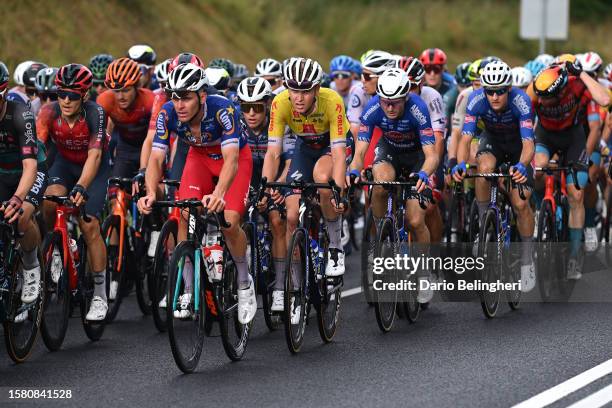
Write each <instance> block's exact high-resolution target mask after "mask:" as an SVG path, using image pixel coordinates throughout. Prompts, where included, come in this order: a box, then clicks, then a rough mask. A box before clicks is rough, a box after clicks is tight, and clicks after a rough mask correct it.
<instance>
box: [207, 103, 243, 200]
mask: <svg viewBox="0 0 612 408" xmlns="http://www.w3.org/2000/svg"><path fill="white" fill-rule="evenodd" d="M230 104H231V102H230ZM215 116H216V118H217V124H218V126H219V127H220V130H221V132H222V137H221V154H222V155H223V166H222V167H221V172H220V173H219V181H218V182H217V185H216V186H215V190H214V191H213V195H215V196H217V197H219V198H223V196H224V195H225V193H226V192H227V190H229V188H230V186H231V185H232V182H233V181H234V177H235V176H236V173H237V172H238V156H239V155H240V137H241V134H240V118H239V116H238V111H237V110H235V109H233V108H231V107H228V108H223V109H221V110H219V111H218V112H217V114H216V115H215Z"/></svg>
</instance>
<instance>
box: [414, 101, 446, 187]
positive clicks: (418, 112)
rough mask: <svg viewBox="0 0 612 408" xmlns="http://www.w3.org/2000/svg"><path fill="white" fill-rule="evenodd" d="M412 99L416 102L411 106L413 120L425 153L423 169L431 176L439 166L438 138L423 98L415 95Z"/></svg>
mask: <svg viewBox="0 0 612 408" xmlns="http://www.w3.org/2000/svg"><path fill="white" fill-rule="evenodd" d="M415 96H416V95H415ZM411 99H412V100H414V104H413V105H412V106H411V107H410V113H411V115H412V122H413V124H415V125H416V127H417V129H418V132H419V140H420V142H421V148H422V149H423V153H425V162H424V163H423V166H422V167H421V170H422V171H424V172H425V173H427V175H428V176H431V175H432V174H433V173H435V171H436V169H437V168H438V164H439V163H440V156H439V154H438V151H437V150H436V138H435V135H434V131H433V129H432V127H431V118H430V116H429V110H428V108H427V105H426V104H425V102H424V101H423V100H422V99H420V98H418V99H417V98H414V97H413V96H411ZM406 109H408V106H406Z"/></svg>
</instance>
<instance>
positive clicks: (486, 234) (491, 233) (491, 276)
mask: <svg viewBox="0 0 612 408" xmlns="http://www.w3.org/2000/svg"><path fill="white" fill-rule="evenodd" d="M493 244H495V247H492V245H493ZM491 249H493V251H492V252H493V253H492V255H493V258H491V257H490V256H488V254H489V253H490V250H491ZM478 256H481V257H485V259H487V258H488V259H489V261H488V262H486V263H485V267H484V268H483V269H482V271H481V279H480V280H481V282H483V283H492V282H497V281H499V280H500V278H501V276H500V275H501V273H500V271H501V263H500V262H501V260H500V258H499V256H500V253H499V242H498V241H497V213H496V212H495V210H493V209H491V208H489V209H487V212H486V213H485V216H484V221H483V223H482V227H481V229H480V233H479V234H478ZM491 259H493V261H492V262H491ZM478 295H479V297H480V305H481V306H482V312H483V313H484V315H485V316H486V317H487V318H488V319H492V318H494V317H495V315H496V314H497V310H498V309H499V303H500V293H499V291H495V292H493V293H491V292H490V291H488V290H484V289H483V290H479V291H478Z"/></svg>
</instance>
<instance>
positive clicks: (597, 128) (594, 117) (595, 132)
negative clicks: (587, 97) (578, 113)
mask: <svg viewBox="0 0 612 408" xmlns="http://www.w3.org/2000/svg"><path fill="white" fill-rule="evenodd" d="M587 123H588V125H589V134H588V136H587V141H586V153H587V156H589V157H591V153H593V151H594V150H595V148H597V145H599V139H600V138H601V118H600V117H599V105H597V104H596V103H595V101H591V102H589V104H588V105H587Z"/></svg>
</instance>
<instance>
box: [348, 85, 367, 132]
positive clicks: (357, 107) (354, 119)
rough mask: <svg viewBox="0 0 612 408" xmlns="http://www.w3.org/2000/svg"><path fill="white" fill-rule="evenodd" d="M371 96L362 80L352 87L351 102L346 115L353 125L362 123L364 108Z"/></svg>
mask: <svg viewBox="0 0 612 408" xmlns="http://www.w3.org/2000/svg"><path fill="white" fill-rule="evenodd" d="M371 97H372V96H371V95H368V94H367V93H366V92H365V90H364V89H363V84H362V83H361V82H358V83H357V84H356V85H355V86H352V87H351V92H349V97H348V100H349V103H348V105H347V107H346V117H347V119H348V121H349V123H350V124H351V125H360V124H361V119H360V118H361V114H362V113H363V108H365V106H366V105H367V103H368V101H369V100H370V98H371ZM345 104H346V102H345Z"/></svg>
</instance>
